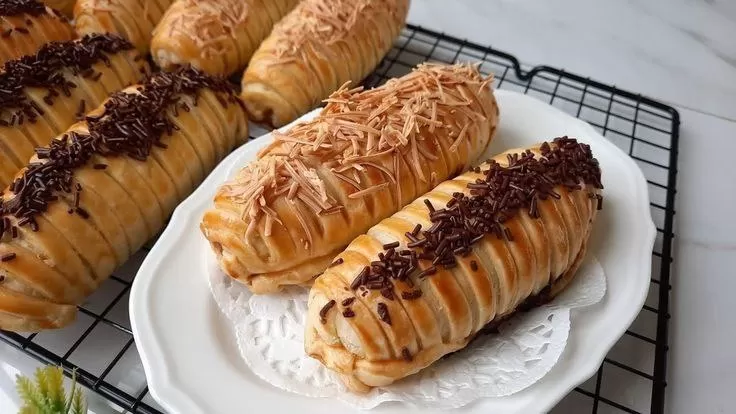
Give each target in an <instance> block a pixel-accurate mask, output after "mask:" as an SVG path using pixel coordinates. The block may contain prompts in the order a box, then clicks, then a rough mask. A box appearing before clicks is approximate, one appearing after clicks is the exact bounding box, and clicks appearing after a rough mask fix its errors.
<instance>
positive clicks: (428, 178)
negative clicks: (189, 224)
mask: <svg viewBox="0 0 736 414" xmlns="http://www.w3.org/2000/svg"><path fill="white" fill-rule="evenodd" d="M491 82H492V79H491V78H485V77H483V76H481V74H480V73H479V71H478V69H477V67H475V66H471V65H460V64H459V65H434V64H432V65H430V64H424V65H420V66H419V67H417V68H416V69H415V70H414V71H412V72H411V73H410V74H408V75H406V76H404V77H401V78H396V79H392V80H389V81H388V83H386V84H385V85H383V86H380V87H377V88H374V89H371V90H365V91H364V90H362V89H361V88H356V89H353V90H347V89H345V88H342V89H340V90H339V91H337V92H335V93H333V94H332V96H331V97H330V98H329V99H327V102H328V103H327V105H326V106H325V108H324V109H323V110H322V111H321V112H320V114H319V115H318V116H317V117H316V118H315V119H313V120H311V121H309V122H304V123H300V124H297V125H296V126H294V127H293V128H291V129H289V130H287V131H285V132H283V133H282V132H274V134H273V136H274V141H273V143H272V144H271V145H269V146H268V147H266V148H265V149H264V150H262V152H261V153H260V154H259V156H258V158H257V159H256V160H254V161H253V162H251V163H249V164H248V165H246V166H244V167H243V168H242V170H241V171H240V172H239V173H238V174H237V175H236V176H235V177H234V178H233V179H231V180H229V181H227V182H226V183H225V184H223V185H222V186H221V188H220V189H219V191H218V192H217V194H216V196H215V200H214V206H213V207H212V208H211V209H209V210H208V211H207V212H205V214H204V216H203V218H202V223H201V228H202V231H203V233H204V235H205V236H206V237H207V239H208V240H209V242H210V244H211V246H212V248H213V250H214V252H215V254H216V255H217V257H218V260H219V263H220V266H221V267H222V269H223V270H224V271H225V272H226V273H227V274H228V275H230V276H231V277H233V278H235V279H238V280H239V281H241V282H243V283H245V284H246V285H247V286H248V287H249V289H250V290H251V291H253V292H255V293H268V292H273V291H276V290H278V289H280V288H281V287H282V286H286V285H293V284H304V283H308V282H310V281H311V280H312V279H313V278H314V277H315V276H316V275H318V274H319V273H321V272H322V271H323V270H324V269H325V268H326V267H327V266H328V265H330V263H332V261H333V259H334V257H335V255H336V254H337V253H338V252H339V251H340V250H342V249H343V248H344V247H345V246H346V245H347V244H348V243H349V242H350V240H352V239H353V238H354V237H356V236H357V235H359V234H361V233H363V232H365V231H366V230H368V228H370V226H372V225H374V224H376V223H378V222H379V221H380V220H382V219H383V218H386V217H388V216H389V215H391V214H393V213H394V212H396V211H397V210H399V209H401V208H402V207H403V206H405V205H406V204H408V203H410V202H411V201H412V200H414V199H415V198H416V197H418V196H420V195H422V194H424V193H425V192H427V191H429V190H430V189H432V188H433V187H434V186H435V185H437V184H439V183H440V182H442V181H443V180H445V179H447V178H449V177H451V176H453V175H456V174H458V173H460V172H462V171H463V170H465V169H466V168H467V167H468V166H469V165H470V164H471V163H473V162H474V161H475V160H476V158H477V157H479V156H480V154H482V153H483V151H484V150H485V149H486V147H487V146H488V143H489V142H490V141H491V139H492V137H493V136H494V132H495V130H496V125H497V123H498V114H499V112H498V107H497V105H496V100H495V98H494V95H493V92H492V90H491V86H490V83H491Z"/></svg>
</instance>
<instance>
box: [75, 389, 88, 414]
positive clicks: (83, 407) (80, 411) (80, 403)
mask: <svg viewBox="0 0 736 414" xmlns="http://www.w3.org/2000/svg"><path fill="white" fill-rule="evenodd" d="M86 412H87V404H86V402H85V401H84V398H83V397H82V390H81V389H79V387H77V392H76V394H75V395H74V405H73V406H72V414H85V413H86Z"/></svg>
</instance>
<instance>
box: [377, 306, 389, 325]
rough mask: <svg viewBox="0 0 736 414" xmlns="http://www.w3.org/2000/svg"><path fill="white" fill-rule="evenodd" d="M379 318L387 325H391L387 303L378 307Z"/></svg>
mask: <svg viewBox="0 0 736 414" xmlns="http://www.w3.org/2000/svg"><path fill="white" fill-rule="evenodd" d="M376 311H377V312H378V317H379V318H381V320H382V321H383V322H385V323H386V324H387V325H391V315H389V314H388V306H386V304H385V303H379V304H378V306H377V307H376Z"/></svg>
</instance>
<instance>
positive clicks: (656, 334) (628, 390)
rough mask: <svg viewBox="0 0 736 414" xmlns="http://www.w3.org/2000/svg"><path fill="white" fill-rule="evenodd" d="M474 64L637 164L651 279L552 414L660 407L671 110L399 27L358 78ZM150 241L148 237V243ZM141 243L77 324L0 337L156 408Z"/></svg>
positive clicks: (113, 397)
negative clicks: (141, 314) (140, 344)
mask: <svg viewBox="0 0 736 414" xmlns="http://www.w3.org/2000/svg"><path fill="white" fill-rule="evenodd" d="M428 60H431V61H438V62H446V63H452V62H456V61H462V62H480V63H481V66H480V68H481V70H482V71H483V72H485V73H486V74H487V73H494V74H495V79H496V80H495V86H496V87H497V88H501V89H511V90H516V91H521V92H523V93H527V94H529V95H533V96H535V97H537V98H539V99H543V100H545V101H547V102H549V103H550V104H552V105H554V106H556V107H558V108H561V109H562V110H564V111H566V112H568V113H570V114H572V115H574V116H576V117H578V118H580V119H583V120H585V121H587V122H589V123H590V124H591V125H593V127H595V128H596V129H597V130H598V131H600V132H601V133H602V134H603V135H604V136H606V138H608V139H610V140H611V141H612V142H614V143H615V144H616V145H617V146H619V147H621V148H622V149H623V150H624V151H626V152H627V153H628V154H629V155H630V156H631V157H632V158H633V159H634V160H635V161H636V162H637V163H638V165H639V166H640V167H641V169H642V170H643V172H644V174H645V176H646V178H647V182H648V183H649V194H650V198H651V212H652V217H653V219H654V221H655V224H656V225H657V239H656V242H655V248H654V251H653V253H652V254H653V255H652V267H653V271H652V280H651V287H650V291H649V296H648V298H647V300H646V304H645V305H644V307H643V309H642V311H641V312H640V314H639V316H638V317H637V319H636V321H635V322H634V323H633V324H632V326H631V327H630V329H629V330H627V331H626V334H625V335H624V336H623V337H622V338H621V339H620V340H619V342H618V343H617V344H616V346H615V347H614V348H613V349H612V351H611V352H610V353H609V354H608V356H607V357H606V359H605V360H604V362H603V364H602V366H601V367H600V369H599V370H598V372H597V374H596V375H594V376H593V377H592V378H591V379H590V380H588V381H587V382H585V383H584V384H582V385H580V386H579V387H577V388H576V389H575V391H574V392H572V393H570V394H569V395H568V396H567V397H566V398H565V399H564V400H563V401H562V402H561V403H560V404H559V405H558V406H557V407H556V408H555V409H554V410H553V413H559V414H562V413H588V412H592V413H622V412H623V413H652V414H660V413H663V412H664V403H665V399H664V395H665V387H666V385H667V382H666V369H667V350H668V347H667V325H668V322H669V319H670V315H669V313H668V309H669V294H670V290H671V286H670V266H671V265H672V239H673V237H674V234H673V216H674V214H675V211H674V205H675V193H676V191H675V179H676V174H677V148H678V135H679V115H678V113H677V111H676V110H675V109H674V108H672V107H670V106H667V105H665V104H663V103H660V102H658V101H655V100H653V99H650V98H647V97H644V96H641V95H639V94H635V93H632V92H627V91H624V90H621V89H618V88H616V87H615V86H610V85H606V84H603V83H600V82H596V81H594V80H591V79H590V78H585V77H582V76H578V75H575V74H572V73H569V72H566V71H564V70H561V69H556V68H552V67H549V66H536V67H525V66H523V65H521V64H520V63H519V61H518V60H517V59H516V58H515V57H514V56H512V55H510V54H507V53H504V52H500V51H498V50H494V49H492V48H490V47H486V46H481V45H478V44H475V43H471V42H468V41H466V40H462V39H458V38H455V37H452V36H448V35H445V34H442V33H437V32H434V31H431V30H427V29H424V28H422V27H418V26H413V25H408V26H407V27H406V28H405V29H404V30H403V32H402V34H401V36H400V38H399V39H398V40H397V41H396V43H395V46H394V48H393V50H391V52H390V53H389V54H388V55H387V56H386V58H385V59H383V61H382V63H381V65H380V66H379V67H378V68H377V69H376V71H375V72H374V73H373V74H371V75H370V76H369V77H368V78H367V79H366V80H365V82H364V83H365V84H366V86H375V85H378V84H380V83H382V82H384V81H385V80H387V79H389V78H391V77H396V76H400V75H403V74H405V73H407V72H408V71H409V70H410V69H411V68H412V67H414V66H415V65H417V64H418V63H421V62H424V61H428ZM149 246H150V245H149ZM148 251H149V248H148V247H147V248H144V249H143V250H142V251H140V252H138V253H137V254H136V255H135V256H134V257H133V258H132V259H131V260H130V261H129V262H128V263H126V264H125V265H124V266H123V267H122V268H121V269H118V271H116V273H115V275H114V276H112V277H111V278H110V279H109V280H108V281H106V282H105V283H104V284H103V286H102V287H101V288H100V289H99V290H98V291H97V292H96V293H95V294H94V295H93V296H92V297H90V298H89V300H88V301H87V302H85V304H84V305H82V306H80V315H79V318H78V320H77V322H76V323H75V324H74V325H72V326H70V327H68V328H65V329H62V330H58V331H50V332H41V333H39V334H31V335H18V334H15V333H10V332H0V339H2V340H3V341H5V342H7V343H9V344H11V345H12V346H14V347H16V348H18V349H20V350H22V351H23V352H25V353H26V354H28V355H31V356H32V357H34V358H36V359H38V360H40V361H42V362H44V363H47V364H57V365H61V366H63V367H64V368H65V371H66V372H67V374H69V373H71V372H72V370H76V372H77V378H78V381H79V382H80V383H81V384H83V385H85V386H87V387H89V388H91V389H92V390H94V391H96V392H97V393H99V394H101V395H102V396H103V397H105V398H106V399H108V400H109V401H110V402H111V403H112V405H113V406H114V407H116V408H117V409H118V410H120V411H122V412H134V413H160V412H161V411H162V409H161V407H160V406H159V405H158V404H156V402H155V401H154V400H153V398H151V396H150V394H149V393H148V387H147V385H146V380H145V374H144V373H143V368H142V365H141V362H140V358H139V356H138V352H137V350H136V348H135V342H134V340H133V335H132V333H131V329H130V320H129V316H128V294H129V291H130V286H131V283H132V280H133V277H134V276H135V273H136V271H137V270H138V266H139V265H140V263H141V261H142V260H143V258H144V257H145V255H146V254H147V252H148Z"/></svg>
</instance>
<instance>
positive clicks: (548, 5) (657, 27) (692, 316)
mask: <svg viewBox="0 0 736 414" xmlns="http://www.w3.org/2000/svg"><path fill="white" fill-rule="evenodd" d="M409 20H410V22H412V23H415V24H420V25H423V26H426V27H428V28H432V29H435V30H438V31H444V32H446V33H448V34H452V35H454V36H457V37H460V38H467V39H468V40H471V41H474V42H476V43H481V44H490V45H492V46H494V47H495V48H497V49H500V50H505V51H508V52H510V53H512V54H515V55H516V56H518V57H519V58H520V59H521V60H522V61H523V62H524V63H526V64H548V65H551V66H556V67H562V68H565V69H568V70H570V71H573V72H577V73H579V74H582V75H585V76H590V77H592V78H595V79H597V80H600V81H603V82H606V83H613V84H616V85H617V86H619V87H622V88H626V89H630V90H634V91H638V92H641V93H643V94H646V95H650V96H652V97H654V98H658V99H661V100H664V101H667V102H669V103H671V104H673V105H675V106H676V107H677V108H678V109H679V110H680V113H681V115H682V131H681V144H680V163H679V175H678V185H677V187H678V194H677V207H676V209H677V215H676V230H675V232H676V234H677V237H676V239H675V245H674V251H675V262H674V267H673V275H672V278H673V281H672V283H673V285H674V288H673V289H674V290H673V294H672V297H671V305H672V306H671V309H672V322H671V325H670V333H671V341H670V354H669V365H668V374H669V375H668V383H669V386H668V387H667V399H668V400H667V412H671V413H673V414H691V413H706V414H710V413H729V412H733V403H731V402H730V398H729V397H730V396H731V394H730V393H732V392H733V390H734V389H736V357H735V356H734V352H733V350H732V349H733V346H732V344H733V343H734V342H736V324H734V323H733V318H732V317H731V313H732V310H731V308H730V306H729V305H730V304H731V303H733V300H732V299H731V296H732V292H734V291H735V290H736V270H734V269H736V218H734V213H733V206H734V205H736V193H734V192H733V191H732V190H731V191H729V189H732V188H733V183H734V181H736V167H735V163H734V162H733V161H732V159H733V155H732V154H733V153H734V152H736V40H734V39H736V2H735V1H733V0H626V1H625V0H608V1H602V0H556V1H549V0H462V1H461V0H455V1H448V0H413V4H412V8H411V12H410V17H409ZM0 361H4V362H3V363H2V364H0V367H2V369H3V371H2V372H0V390H2V393H0V412H3V413H4V412H14V411H15V410H16V409H17V408H16V406H15V405H14V403H13V401H14V397H13V395H14V393H13V390H12V389H9V387H12V384H11V381H10V379H11V378H12V375H14V373H15V372H16V370H17V369H20V370H21V372H31V371H32V369H33V368H34V367H35V366H36V364H35V362H33V361H31V360H30V359H29V358H27V357H25V356H23V355H20V354H19V353H17V352H16V351H13V350H11V349H9V348H8V347H7V346H4V345H2V346H0ZM9 384H10V385H9ZM588 386H592V385H591V383H590V382H589V383H588V384H586V385H584V386H583V388H586V389H587V387H588ZM630 386H631V385H630V384H627V383H625V382H623V383H621V384H617V386H616V387H615V389H616V390H619V391H620V392H621V393H624V394H626V393H628V392H629V388H630ZM632 398H636V397H632ZM567 404H568V405H566V406H565V408H562V407H561V410H557V411H559V412H565V413H575V412H577V411H576V409H575V407H585V406H586V405H585V404H583V403H582V402H581V403H580V404H579V405H577V404H576V401H575V400H574V399H573V400H570V401H567ZM95 405H97V404H96V403H95ZM588 410H589V409H588ZM104 411H105V410H104V409H103V410H102V411H100V410H99V407H98V409H97V410H96V412H104ZM588 412H589V411H588ZM600 412H619V411H613V410H608V411H607V410H601V411H600Z"/></svg>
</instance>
